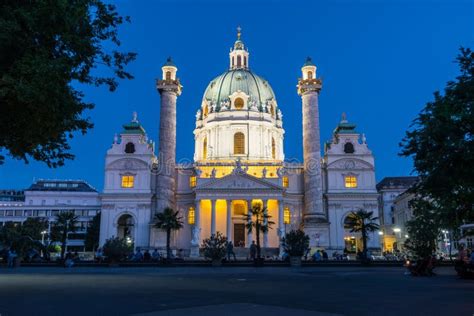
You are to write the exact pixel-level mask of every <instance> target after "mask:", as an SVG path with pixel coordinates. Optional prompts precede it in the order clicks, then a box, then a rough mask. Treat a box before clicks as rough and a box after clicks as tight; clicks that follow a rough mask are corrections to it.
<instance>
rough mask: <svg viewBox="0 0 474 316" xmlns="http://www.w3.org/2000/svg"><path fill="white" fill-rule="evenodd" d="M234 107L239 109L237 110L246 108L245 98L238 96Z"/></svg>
mask: <svg viewBox="0 0 474 316" xmlns="http://www.w3.org/2000/svg"><path fill="white" fill-rule="evenodd" d="M234 107H235V108H236V109H237V110H241V109H243V108H244V99H242V98H237V99H235V100H234Z"/></svg>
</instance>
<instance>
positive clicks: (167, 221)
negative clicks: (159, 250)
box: [155, 207, 183, 259]
mask: <svg viewBox="0 0 474 316" xmlns="http://www.w3.org/2000/svg"><path fill="white" fill-rule="evenodd" d="M155 227H156V228H158V229H162V230H164V231H165V232H166V256H167V258H168V259H170V258H171V247H170V242H171V231H172V230H179V229H181V228H183V218H182V217H181V216H180V215H179V211H175V210H173V209H172V208H170V207H167V208H165V209H164V211H163V213H158V214H156V215H155Z"/></svg>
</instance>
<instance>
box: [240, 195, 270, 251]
mask: <svg viewBox="0 0 474 316" xmlns="http://www.w3.org/2000/svg"><path fill="white" fill-rule="evenodd" d="M270 218H271V216H270V215H268V212H267V208H266V207H263V206H262V204H260V203H255V204H253V205H252V208H251V209H250V210H249V212H248V214H246V215H244V219H245V221H246V223H247V224H246V225H245V226H246V228H247V230H248V233H249V234H251V233H252V231H253V230H254V229H255V233H256V237H257V238H256V239H257V258H260V253H261V251H260V250H261V249H260V233H263V234H265V233H266V232H268V230H269V229H270V228H271V225H273V224H275V223H274V222H272V221H270V220H269V219H270Z"/></svg>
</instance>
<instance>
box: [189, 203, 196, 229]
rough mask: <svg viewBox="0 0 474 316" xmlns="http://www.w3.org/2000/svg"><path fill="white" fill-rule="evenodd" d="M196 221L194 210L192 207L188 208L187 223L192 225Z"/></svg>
mask: <svg viewBox="0 0 474 316" xmlns="http://www.w3.org/2000/svg"><path fill="white" fill-rule="evenodd" d="M195 222H196V212H195V211H194V207H192V206H191V207H190V208H189V210H188V224H189V225H194V223H195Z"/></svg>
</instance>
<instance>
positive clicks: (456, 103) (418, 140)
mask: <svg viewBox="0 0 474 316" xmlns="http://www.w3.org/2000/svg"><path fill="white" fill-rule="evenodd" d="M457 63H458V64H459V68H460V75H459V76H458V77H457V78H456V80H455V81H449V82H448V83H447V85H446V88H445V89H444V95H442V94H441V93H440V92H439V91H436V92H435V93H434V100H433V101H431V102H428V103H427V104H426V106H425V107H424V109H423V110H422V111H421V112H420V113H419V114H418V116H417V117H416V119H415V120H414V121H413V123H412V125H411V126H410V130H409V131H407V132H406V136H405V138H404V139H403V141H402V143H401V144H400V145H401V148H402V150H401V153H400V155H402V156H405V157H412V158H413V162H414V171H415V172H416V173H417V174H418V175H419V181H418V183H417V184H416V185H415V186H414V187H413V188H412V190H411V191H412V192H413V193H414V194H415V195H416V196H417V198H418V199H420V200H425V201H430V203H431V205H432V206H433V207H435V208H436V210H437V212H436V217H437V220H435V221H434V222H439V224H440V225H441V226H443V228H449V229H451V231H457V230H458V228H459V226H460V225H462V224H463V223H470V222H473V221H474V211H473V205H474V168H472V167H471V166H473V165H474V113H473V105H474V52H472V51H471V50H470V49H468V48H467V49H465V48H461V49H460V54H459V55H458V57H457ZM425 209H430V208H425ZM420 212H423V209H420ZM419 215H420V216H422V214H421V213H419ZM434 229H435V228H434Z"/></svg>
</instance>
